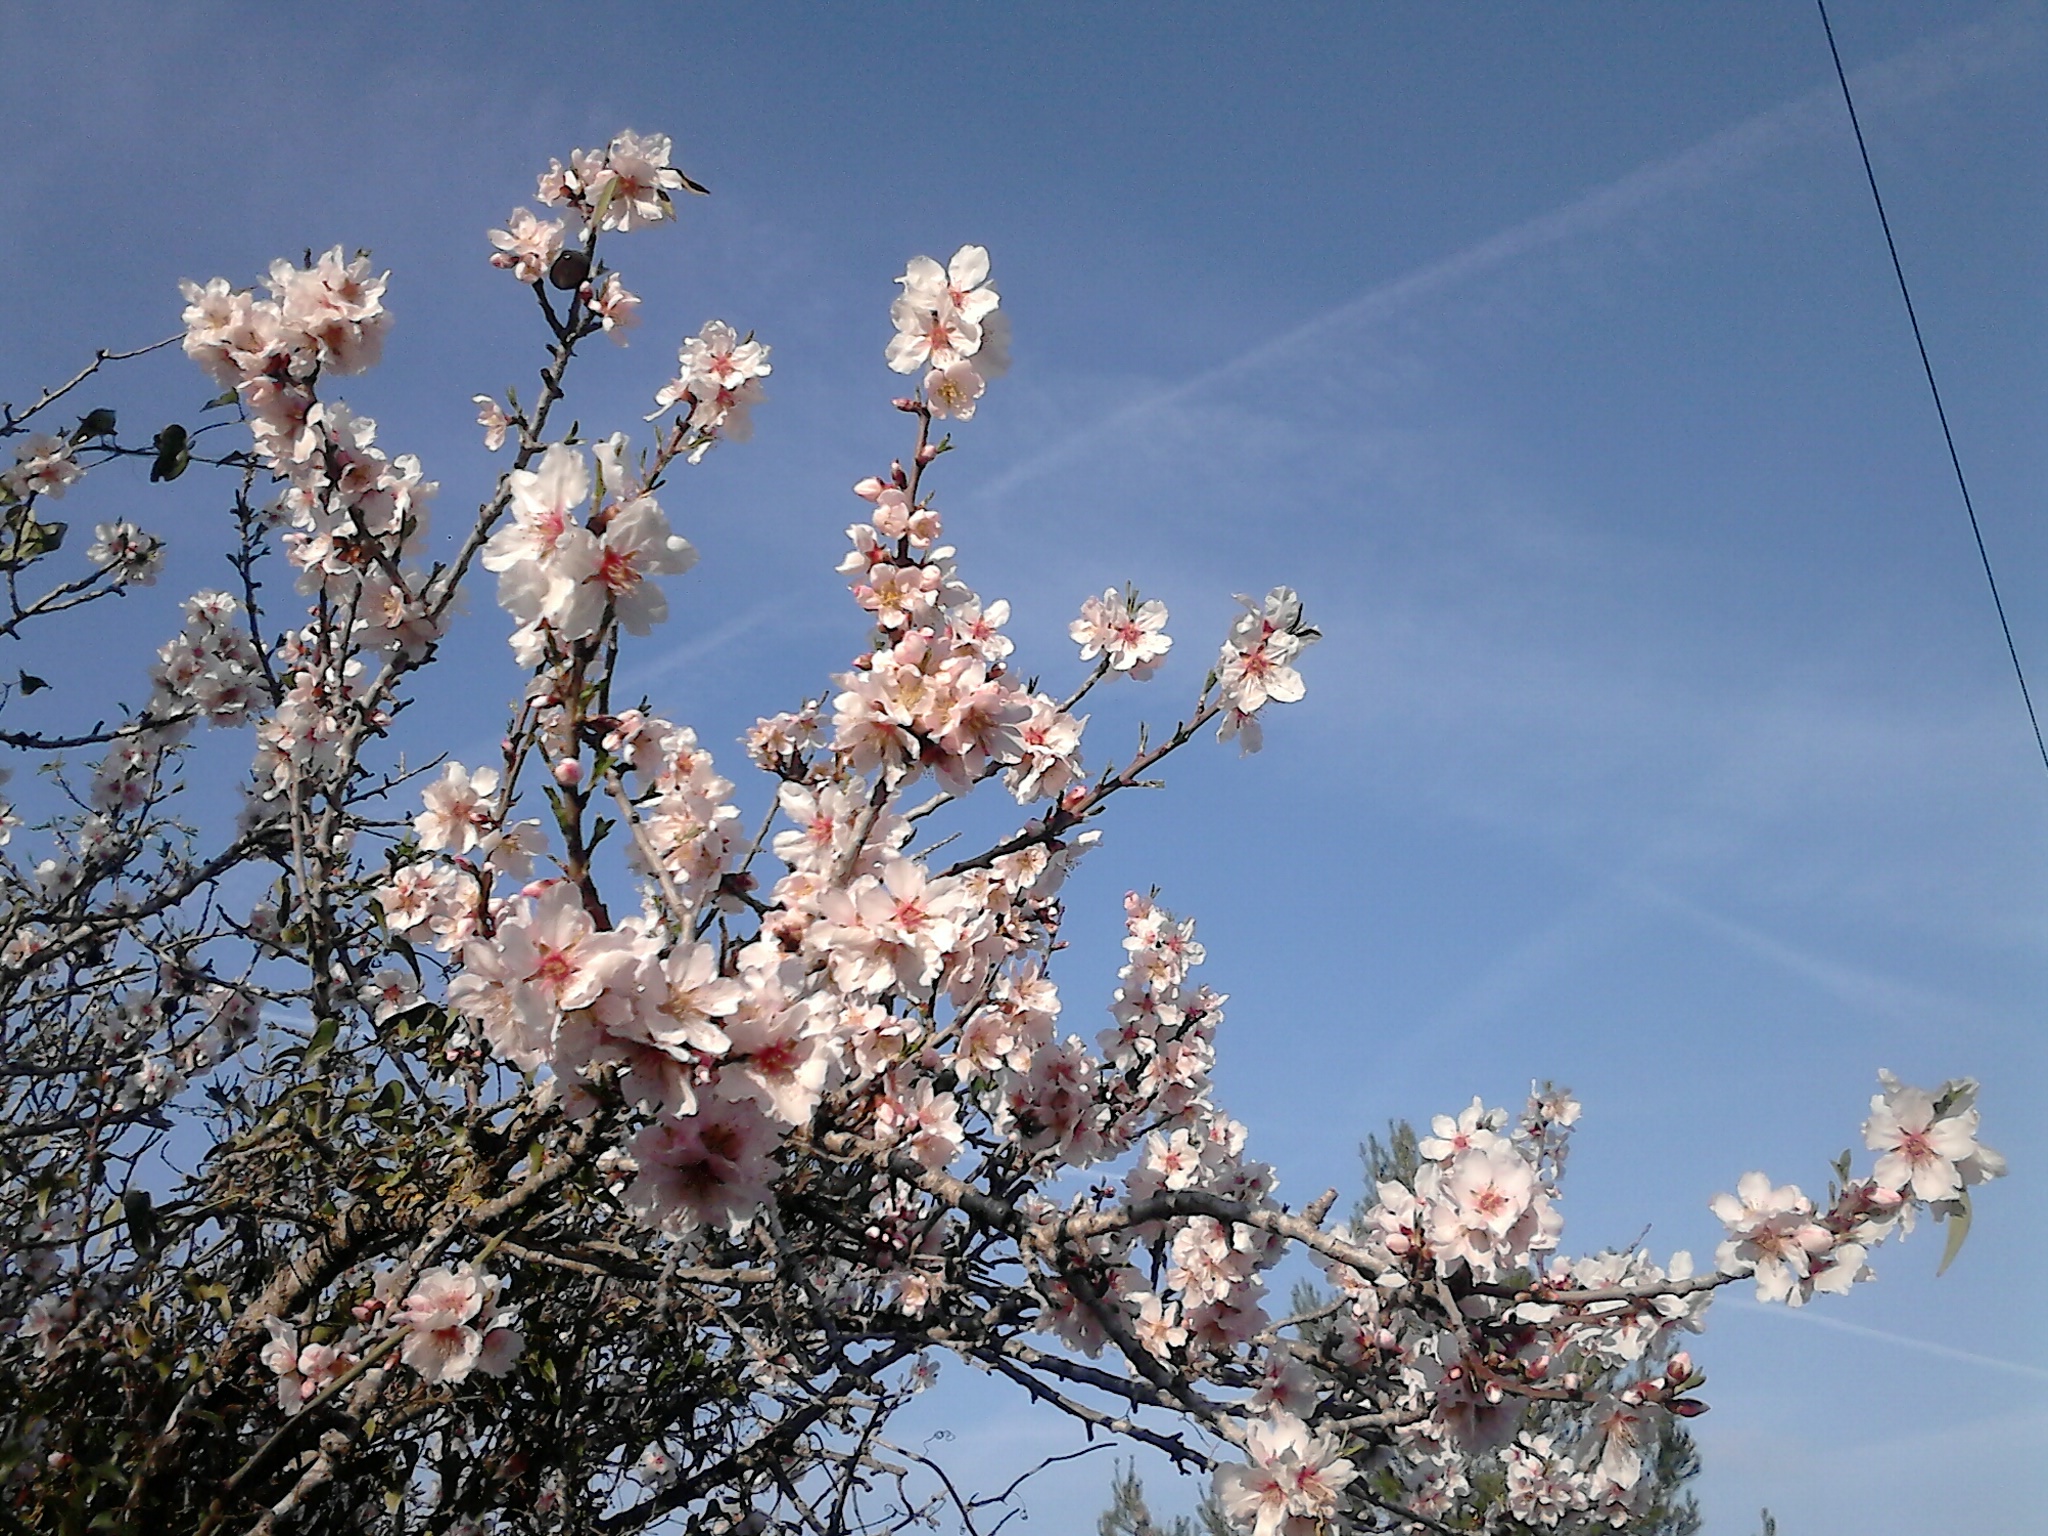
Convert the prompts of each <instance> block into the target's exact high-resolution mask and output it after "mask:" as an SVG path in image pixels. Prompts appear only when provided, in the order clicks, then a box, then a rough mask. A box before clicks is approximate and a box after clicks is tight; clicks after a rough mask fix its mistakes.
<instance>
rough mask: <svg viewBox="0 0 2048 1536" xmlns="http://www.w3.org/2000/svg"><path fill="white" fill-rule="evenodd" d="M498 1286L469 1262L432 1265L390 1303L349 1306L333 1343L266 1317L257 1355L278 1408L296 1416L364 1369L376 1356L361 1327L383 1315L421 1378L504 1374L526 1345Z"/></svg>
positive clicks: (374, 1299)
mask: <svg viewBox="0 0 2048 1536" xmlns="http://www.w3.org/2000/svg"><path fill="white" fill-rule="evenodd" d="M503 1290H504V1281H503V1279H502V1278H500V1277H498V1276H496V1275H491V1274H487V1273H485V1272H484V1271H482V1270H480V1269H478V1268H477V1267H476V1266H475V1265H474V1264H459V1265H456V1266H455V1267H453V1268H449V1267H447V1266H444V1265H437V1266H436V1267H434V1268H432V1269H428V1270H425V1271H423V1272H422V1273H421V1274H420V1275H419V1276H418V1277H417V1278H416V1279H414V1281H413V1282H412V1285H411V1287H410V1289H409V1290H408V1291H407V1292H406V1295H405V1297H404V1299H403V1300H402V1301H400V1302H399V1303H398V1304H397V1305H396V1306H395V1307H394V1306H389V1305H388V1304H387V1302H386V1301H385V1300H384V1299H383V1298H382V1297H381V1296H375V1297H372V1299H371V1300H369V1301H367V1302H364V1303H362V1304H361V1305H359V1306H357V1307H356V1308H354V1317H355V1321H354V1323H352V1324H351V1325H350V1326H349V1327H348V1328H346V1329H344V1330H343V1331H342V1332H341V1333H340V1335H339V1336H337V1337H335V1338H334V1339H333V1342H331V1343H305V1344H302V1343H300V1342H299V1330H298V1328H296V1327H294V1326H293V1325H292V1324H291V1323H288V1322H286V1321H285V1320H283V1319H282V1318H277V1317H266V1318H264V1319H263V1327H264V1329H265V1330H266V1331H267V1332H268V1333H269V1335H270V1342H269V1343H267V1344H265V1345H264V1346H263V1349H262V1351H261V1353H260V1355H259V1358H260V1360H261V1362H262V1363H263V1364H264V1365H265V1366H268V1367H269V1368H270V1370H271V1371H272V1373H274V1374H275V1375H276V1377H277V1401H278V1406H279V1407H280V1408H282V1409H283V1410H284V1411H285V1413H287V1414H297V1413H299V1412H301V1411H302V1410H303V1409H304V1408H305V1406H306V1405H307V1404H308V1403H309V1402H311V1401H312V1400H313V1399H314V1398H315V1397H318V1396H320V1395H321V1393H323V1392H325V1391H327V1390H328V1389H329V1388H331V1387H335V1386H338V1385H342V1384H345V1383H346V1382H348V1381H349V1380H350V1379H351V1378H352V1377H353V1376H356V1375H359V1374H362V1371H361V1368H362V1366H363V1363H364V1360H365V1358H366V1355H367V1356H368V1357H369V1358H371V1359H375V1358H378V1357H379V1352H378V1351H376V1350H373V1349H371V1348H370V1347H369V1341H368V1339H367V1338H366V1336H365V1331H364V1326H363V1325H365V1324H368V1323H373V1322H374V1321H375V1320H376V1318H377V1317H378V1315H379V1314H380V1313H382V1314H386V1315H387V1317H388V1321H389V1322H390V1323H391V1324H393V1325H395V1328H396V1331H397V1340H396V1342H397V1345H398V1357H399V1359H400V1360H402V1361H403V1362H404V1363H405V1364H406V1365H408V1366H410V1367H411V1368H412V1369H413V1370H415V1371H417V1372H418V1373H419V1375H420V1378H421V1379H422V1380H424V1381H427V1382H447V1383H449V1384H451V1385H454V1384H457V1383H460V1382H461V1381H463V1380H464V1379H466V1378H467V1377H468V1376H469V1374H470V1372H472V1371H482V1372H483V1373H484V1374H485V1375H486V1376H503V1375H504V1374H505V1373H506V1372H507V1371H509V1370H511V1369H512V1367H513V1364H514V1363H515V1362H516V1361H517V1360H518V1358H519V1353H520V1351H521V1350H522V1349H523V1348H524V1347H525V1344H526V1340H525V1336H524V1335H523V1334H522V1333H521V1332H520V1328H519V1317H518V1314H517V1313H515V1312H513V1311H511V1310H509V1309H506V1308H504V1307H501V1306H500V1304H499V1298H500V1296H501V1295H502V1293H503ZM385 1347H388V1341H386V1346H385ZM372 1374H381V1367H372Z"/></svg>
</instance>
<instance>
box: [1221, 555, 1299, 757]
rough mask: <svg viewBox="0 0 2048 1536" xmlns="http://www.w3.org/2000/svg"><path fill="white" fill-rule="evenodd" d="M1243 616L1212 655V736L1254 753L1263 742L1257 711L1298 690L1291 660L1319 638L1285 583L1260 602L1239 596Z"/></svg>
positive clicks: (1295, 696)
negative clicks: (1218, 709)
mask: <svg viewBox="0 0 2048 1536" xmlns="http://www.w3.org/2000/svg"><path fill="white" fill-rule="evenodd" d="M1238 601H1239V602H1240V603H1242V604H1244V609H1245V612H1244V615H1243V617H1241V618H1240V619H1239V620H1238V621H1237V622H1236V623H1235V624H1234V625H1232V626H1231V629H1230V637H1229V638H1228V639H1227V640H1225V641H1224V642H1223V654H1222V655H1221V656H1219V657H1218V658H1217V660H1216V686H1217V691H1218V694H1219V695H1220V698H1221V704H1222V712H1223V721H1222V724H1221V725H1219V726H1218V727H1217V731H1216V734H1217V737H1218V739H1220V740H1223V741H1228V740H1230V739H1231V738H1232V737H1233V736H1234V737H1236V738H1237V741H1238V745H1239V747H1240V748H1241V749H1242V750H1243V751H1246V752H1256V751H1258V750H1259V747H1260V746H1261V745H1262V744H1263V743H1264V741H1265V731H1264V728H1263V727H1262V726H1261V725H1260V724H1259V721H1258V714H1259V711H1260V710H1262V709H1264V708H1265V707H1266V705H1267V704H1269V703H1274V704H1292V703H1295V702H1297V701H1298V700H1299V699H1300V698H1301V696H1302V694H1303V692H1304V691H1305V690H1304V685H1303V683H1302V680H1301V674H1300V673H1299V672H1297V671H1296V670H1295V669H1294V666H1293V662H1294V660H1295V658H1296V657H1298V656H1299V655H1300V654H1301V651H1302V648H1303V647H1304V646H1308V645H1312V644H1314V643H1315V642H1316V641H1317V640H1319V639H1321V638H1322V635H1321V633H1320V632H1319V631H1318V630H1316V629H1315V628H1314V627H1313V626H1311V625H1309V624H1308V623H1306V622H1305V621H1304V620H1303V619H1302V616H1301V602H1300V600H1299V599H1298V598H1296V597H1295V595H1294V594H1293V593H1292V592H1291V591H1289V590H1288V589H1287V588H1285V587H1275V588H1274V589H1273V590H1272V591H1271V592H1269V593H1267V594H1266V597H1265V600H1264V601H1263V602H1259V601H1254V600H1253V599H1251V598H1249V597H1245V596H1243V595H1240V596H1239V597H1238Z"/></svg>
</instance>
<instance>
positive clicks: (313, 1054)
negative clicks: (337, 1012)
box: [299, 1018, 341, 1072]
mask: <svg viewBox="0 0 2048 1536" xmlns="http://www.w3.org/2000/svg"><path fill="white" fill-rule="evenodd" d="M340 1033H341V1020H339V1019H335V1018H326V1019H322V1020H321V1021H320V1023H319V1026H318V1027H317V1028H315V1029H314V1031H313V1038H312V1039H311V1040H309V1041H307V1042H306V1049H305V1051H304V1053H303V1054H302V1055H301V1056H300V1057H299V1067H300V1069H301V1070H303V1071H306V1072H311V1071H312V1070H313V1068H314V1066H315V1065H316V1064H317V1063H318V1062H319V1060H320V1058H321V1057H323V1056H325V1055H326V1054H327V1053H328V1052H329V1051H331V1050H333V1049H334V1041H335V1038H336V1037H337V1036H338V1035H340Z"/></svg>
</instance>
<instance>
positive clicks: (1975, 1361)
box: [1722, 1296, 2048, 1381]
mask: <svg viewBox="0 0 2048 1536" xmlns="http://www.w3.org/2000/svg"><path fill="white" fill-rule="evenodd" d="M1731 1303H1732V1304H1733V1305H1735V1306H1737V1307H1740V1308H1741V1309H1742V1310H1743V1311H1745V1312H1758V1313H1769V1314H1771V1315H1772V1316H1774V1317H1796V1318H1798V1319H1799V1320H1800V1321H1802V1322H1807V1323H1812V1324H1813V1325H1814V1326H1815V1327H1817V1328H1832V1329H1834V1330H1835V1331H1836V1332H1837V1333H1853V1334H1855V1335H1856V1336H1857V1337H1858V1338H1863V1339H1875V1340H1877V1341H1878V1342H1879V1343H1883V1344H1896V1345H1897V1346H1898V1347H1899V1348H1901V1349H1915V1350H1918V1351H1919V1352H1920V1353H1921V1354H1923V1355H1939V1356H1940V1357H1941V1358H1942V1359H1944V1360H1959V1361H1961V1362H1963V1363H1964V1364H1965V1365H1981V1366H1984V1367H1985V1368H1987V1369H1989V1370H1994V1371H2009V1372H2011V1373H2012V1374H2013V1375H2015V1376H2026V1377H2031V1378H2032V1379H2033V1380H2035V1381H2048V1369H2043V1368H2042V1367H2041V1366H2038V1365H2028V1364H2027V1363H2026V1362H2025V1361H2024V1360H2006V1359H2002V1358H2000V1357H1999V1356H1997V1355H1980V1354H1978V1353H1977V1352H1976V1351H1975V1350H1969V1349H1956V1348H1955V1347H1953V1346H1952V1345H1948V1344H1936V1343H1934V1342H1932V1341H1931V1340H1928V1339H1916V1338H1913V1337H1911V1336H1910V1335H1908V1334H1903V1333H1892V1332H1889V1331H1888V1330H1886V1329H1883V1328H1866V1327H1865V1326H1864V1325H1863V1324H1861V1323H1845V1322H1843V1321H1842V1320H1841V1319H1840V1318H1839V1317H1829V1316H1828V1315H1827V1314H1826V1313H1824V1312H1815V1311H1814V1310H1812V1309H1811V1308H1810V1307H1767V1306H1765V1305H1764V1304H1763V1303H1761V1302H1756V1301H1751V1300H1749V1299H1748V1298H1747V1297H1743V1296H1735V1297H1731V1298H1729V1301H1725V1302H1723V1303H1722V1305H1723V1306H1727V1305H1730V1304H1731Z"/></svg>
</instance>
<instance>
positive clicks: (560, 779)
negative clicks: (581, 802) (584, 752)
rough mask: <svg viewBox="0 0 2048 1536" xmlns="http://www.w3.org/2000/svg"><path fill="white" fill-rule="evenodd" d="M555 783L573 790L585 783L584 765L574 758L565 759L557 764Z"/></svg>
mask: <svg viewBox="0 0 2048 1536" xmlns="http://www.w3.org/2000/svg"><path fill="white" fill-rule="evenodd" d="M555 782H556V783H557V784H563V785H567V786H568V787H569V788H571V789H573V788H575V787H576V786H577V785H578V784H581V783H582V782H583V765H582V764H581V763H579V762H577V761H576V759H575V758H573V757H565V758H563V759H562V760H561V761H560V762H559V763H556V764H555Z"/></svg>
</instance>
